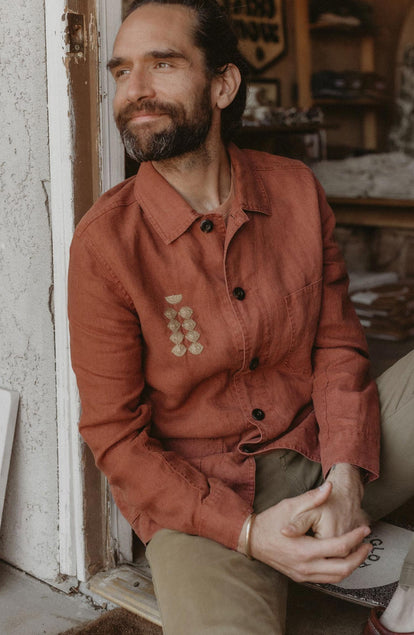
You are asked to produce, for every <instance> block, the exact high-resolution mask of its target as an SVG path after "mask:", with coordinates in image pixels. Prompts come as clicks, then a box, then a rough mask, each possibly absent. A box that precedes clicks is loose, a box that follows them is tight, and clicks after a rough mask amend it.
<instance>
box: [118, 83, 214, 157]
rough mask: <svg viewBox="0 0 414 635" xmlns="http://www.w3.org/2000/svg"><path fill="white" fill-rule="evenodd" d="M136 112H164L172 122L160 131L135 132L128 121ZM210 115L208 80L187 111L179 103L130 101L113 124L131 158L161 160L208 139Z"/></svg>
mask: <svg viewBox="0 0 414 635" xmlns="http://www.w3.org/2000/svg"><path fill="white" fill-rule="evenodd" d="M137 113H163V114H167V115H168V116H169V117H170V119H171V123H170V124H169V125H168V126H167V127H166V128H165V129H164V130H161V131H160V132H151V131H150V130H148V129H147V130H145V129H144V130H138V131H136V132H134V131H133V130H131V129H130V128H129V127H128V122H129V120H130V119H131V117H133V116H134V115H135V114H137ZM212 115H213V110H212V107H211V103H210V85H209V83H207V84H206V86H205V88H204V90H203V92H202V93H201V95H200V97H199V98H198V99H197V100H196V101H195V103H194V104H193V108H192V110H191V112H190V113H187V112H186V110H185V108H184V106H183V105H181V104H171V103H168V102H165V103H164V102H159V101H146V102H143V103H142V104H140V105H138V104H129V106H127V107H126V108H124V110H122V111H120V112H119V114H118V115H117V117H116V124H117V126H118V129H119V132H120V133H121V138H122V142H123V144H124V146H125V150H126V152H127V154H128V155H129V156H130V157H131V159H133V160H134V161H137V162H138V163H141V162H143V161H163V160H165V159H172V158H173V157H177V156H181V155H183V154H188V153H190V152H195V151H196V150H198V149H199V148H200V147H201V146H202V145H203V143H204V142H205V140H206V138H207V135H208V132H209V130H210V127H211V121H212Z"/></svg>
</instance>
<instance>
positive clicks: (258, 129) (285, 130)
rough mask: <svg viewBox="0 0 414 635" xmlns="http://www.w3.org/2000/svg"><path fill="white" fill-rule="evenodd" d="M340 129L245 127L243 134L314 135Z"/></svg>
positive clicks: (332, 126) (299, 126) (304, 125)
mask: <svg viewBox="0 0 414 635" xmlns="http://www.w3.org/2000/svg"><path fill="white" fill-rule="evenodd" d="M333 128H338V126H337V125H329V126H328V125H325V124H318V123H315V124H312V123H309V124H300V125H296V126H255V125H251V126H249V125H243V126H242V129H241V134H245V133H252V134H269V133H275V134H312V133H313V132H319V130H327V129H333Z"/></svg>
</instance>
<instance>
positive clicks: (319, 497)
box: [281, 481, 332, 537]
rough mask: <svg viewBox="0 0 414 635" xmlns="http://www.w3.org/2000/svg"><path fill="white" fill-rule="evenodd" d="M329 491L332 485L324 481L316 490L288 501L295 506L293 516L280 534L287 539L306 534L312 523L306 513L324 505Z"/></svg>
mask: <svg viewBox="0 0 414 635" xmlns="http://www.w3.org/2000/svg"><path fill="white" fill-rule="evenodd" d="M331 491H332V484H331V483H329V482H328V481H325V483H323V485H321V486H320V487H318V488H317V489H312V490H309V491H308V492H305V494H301V495H300V496H296V497H295V498H294V499H290V501H291V504H293V505H294V506H295V516H294V518H291V520H290V522H289V523H288V524H287V525H286V526H285V527H283V528H282V529H281V533H282V534H283V535H284V536H289V537H294V536H303V534H306V532H307V531H308V530H309V529H310V528H311V527H312V524H313V522H314V518H313V517H312V516H311V515H309V514H307V513H306V512H310V511H313V510H314V509H316V508H317V507H320V505H322V504H323V503H325V502H326V500H327V499H328V498H329V495H330V493H331Z"/></svg>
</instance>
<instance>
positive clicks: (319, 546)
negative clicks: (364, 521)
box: [305, 526, 372, 561]
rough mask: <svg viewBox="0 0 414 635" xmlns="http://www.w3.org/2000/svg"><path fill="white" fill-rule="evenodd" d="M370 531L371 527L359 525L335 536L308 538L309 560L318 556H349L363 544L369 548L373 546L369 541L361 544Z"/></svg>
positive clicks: (332, 557)
mask: <svg viewBox="0 0 414 635" xmlns="http://www.w3.org/2000/svg"><path fill="white" fill-rule="evenodd" d="M369 533H370V528H369V527H366V526H363V527H357V528H356V529H353V530H352V531H349V532H348V533H346V534H344V535H343V536H338V537H334V538H311V537H305V538H307V540H308V542H307V545H306V548H307V554H308V556H307V560H309V561H310V560H312V559H317V558H331V559H335V558H342V559H343V558H347V557H348V555H349V554H351V553H356V552H357V551H358V549H359V548H360V547H361V546H364V548H366V549H368V553H369V550H370V549H371V548H372V547H371V545H370V544H369V543H367V544H365V543H364V544H363V545H361V543H362V541H363V540H364V538H366V537H367V536H368V535H369Z"/></svg>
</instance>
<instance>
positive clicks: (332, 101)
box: [313, 97, 389, 108]
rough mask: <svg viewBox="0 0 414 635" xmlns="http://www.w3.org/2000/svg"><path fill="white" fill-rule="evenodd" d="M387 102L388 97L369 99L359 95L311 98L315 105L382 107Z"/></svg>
mask: <svg viewBox="0 0 414 635" xmlns="http://www.w3.org/2000/svg"><path fill="white" fill-rule="evenodd" d="M387 103H389V100H388V99H370V98H369V97H360V98H357V99H353V98H351V99H346V98H343V99H336V98H331V97H321V98H318V99H314V100H313V104H314V105H315V106H346V107H347V106H351V107H352V106H363V107H365V108H383V107H384V105H385V104H387Z"/></svg>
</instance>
